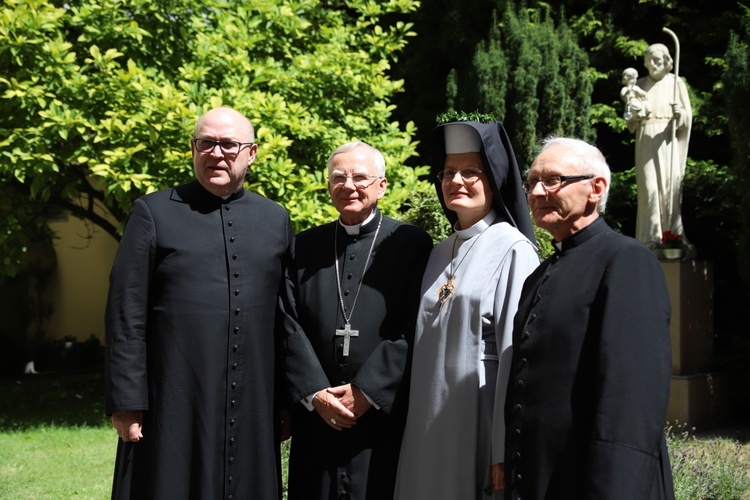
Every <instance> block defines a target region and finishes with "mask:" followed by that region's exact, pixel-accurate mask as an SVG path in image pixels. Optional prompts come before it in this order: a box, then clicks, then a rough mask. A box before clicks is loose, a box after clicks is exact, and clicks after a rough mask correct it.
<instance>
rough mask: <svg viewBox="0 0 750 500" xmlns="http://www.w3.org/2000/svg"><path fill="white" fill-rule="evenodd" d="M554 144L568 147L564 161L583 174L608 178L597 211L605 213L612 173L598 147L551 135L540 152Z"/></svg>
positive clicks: (544, 141) (543, 142)
mask: <svg viewBox="0 0 750 500" xmlns="http://www.w3.org/2000/svg"><path fill="white" fill-rule="evenodd" d="M552 146H562V147H564V148H565V149H566V153H565V155H564V157H563V160H562V161H563V163H565V164H566V165H570V166H572V167H573V168H575V169H576V171H577V172H578V173H580V174H581V175H593V176H595V177H604V178H605V179H606V180H607V187H606V188H605V189H604V194H603V195H602V197H601V198H600V199H599V203H598V205H597V207H596V208H597V211H598V212H599V213H600V214H603V213H604V210H605V209H606V208H607V198H609V186H610V184H611V179H612V174H611V173H610V170H609V165H607V160H606V159H605V158H604V155H603V154H602V152H601V151H599V149H598V148H596V147H595V146H592V145H591V144H589V143H587V142H585V141H582V140H580V139H573V138H570V137H556V136H554V135H551V136H549V137H547V138H546V139H544V140H543V141H542V149H541V151H540V153H541V152H542V151H544V150H546V149H547V148H550V147H552Z"/></svg>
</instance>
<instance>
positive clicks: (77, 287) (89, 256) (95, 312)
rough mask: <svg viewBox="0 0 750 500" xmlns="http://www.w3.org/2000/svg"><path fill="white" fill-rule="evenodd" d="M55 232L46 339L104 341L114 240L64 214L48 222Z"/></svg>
mask: <svg viewBox="0 0 750 500" xmlns="http://www.w3.org/2000/svg"><path fill="white" fill-rule="evenodd" d="M49 226H50V228H51V229H52V230H53V231H54V232H55V234H56V236H57V237H56V238H55V240H54V247H55V253H56V255H57V266H56V268H55V270H54V272H53V273H52V276H51V277H50V280H49V284H48V286H47V289H46V296H47V300H48V302H49V303H50V304H51V305H52V308H53V312H52V316H51V317H50V319H49V321H48V322H47V323H46V328H45V331H46V332H47V336H48V338H51V339H59V338H63V337H66V336H71V337H74V338H76V339H78V340H86V339H87V338H89V337H90V336H91V334H94V335H95V336H97V337H98V338H99V339H100V340H102V342H103V341H104V306H105V303H106V301H107V290H108V285H109V283H108V281H109V271H110V268H111V267H112V262H113V260H114V257H115V252H116V251H117V241H115V239H114V238H112V237H111V236H110V235H109V234H107V233H105V232H104V231H102V230H101V229H99V228H98V227H97V226H94V225H93V224H91V223H84V222H83V221H81V220H79V219H77V218H75V217H72V216H68V217H67V218H64V219H63V220H60V221H50V223H49Z"/></svg>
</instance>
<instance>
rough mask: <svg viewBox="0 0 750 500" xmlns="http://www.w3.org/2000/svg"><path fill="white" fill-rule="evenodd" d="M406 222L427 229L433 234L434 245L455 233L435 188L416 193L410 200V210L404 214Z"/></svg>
mask: <svg viewBox="0 0 750 500" xmlns="http://www.w3.org/2000/svg"><path fill="white" fill-rule="evenodd" d="M404 222H409V223H410V224H415V225H417V226H419V227H421V228H422V229H424V230H425V231H427V233H429V235H430V236H432V243H433V244H434V245H437V244H438V243H440V242H441V241H443V240H444V239H446V238H447V237H449V236H450V235H451V234H452V233H453V228H451V225H450V222H449V221H448V218H447V217H446V216H445V213H444V212H443V207H442V206H441V205H440V200H439V199H438V197H437V193H436V192H435V190H434V189H431V190H426V191H422V192H418V193H414V196H412V197H411V198H410V200H409V210H408V211H407V212H406V213H405V214H404Z"/></svg>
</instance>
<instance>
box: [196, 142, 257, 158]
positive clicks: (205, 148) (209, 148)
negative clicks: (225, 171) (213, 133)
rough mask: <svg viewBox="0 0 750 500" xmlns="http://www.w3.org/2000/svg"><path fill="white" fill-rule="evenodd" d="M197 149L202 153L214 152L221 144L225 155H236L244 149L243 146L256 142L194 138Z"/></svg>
mask: <svg viewBox="0 0 750 500" xmlns="http://www.w3.org/2000/svg"><path fill="white" fill-rule="evenodd" d="M193 144H195V149H196V150H197V151H200V152H201V153H212V152H213V150H214V148H215V147H216V146H219V149H221V152H222V153H224V154H225V155H236V154H238V153H239V152H240V149H242V146H252V145H253V144H255V143H254V142H237V141H214V140H211V139H196V138H193Z"/></svg>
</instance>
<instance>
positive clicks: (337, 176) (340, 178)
mask: <svg viewBox="0 0 750 500" xmlns="http://www.w3.org/2000/svg"><path fill="white" fill-rule="evenodd" d="M382 178H383V176H382V175H369V174H365V173H358V174H351V175H345V174H341V173H333V174H331V175H329V176H328V182H330V183H331V186H334V187H339V186H343V185H344V184H346V181H347V179H351V180H352V183H353V184H354V187H355V188H357V189H367V188H368V187H370V186H371V185H372V183H373V182H375V181H376V180H377V179H382ZM370 179H372V182H369V181H370Z"/></svg>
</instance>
